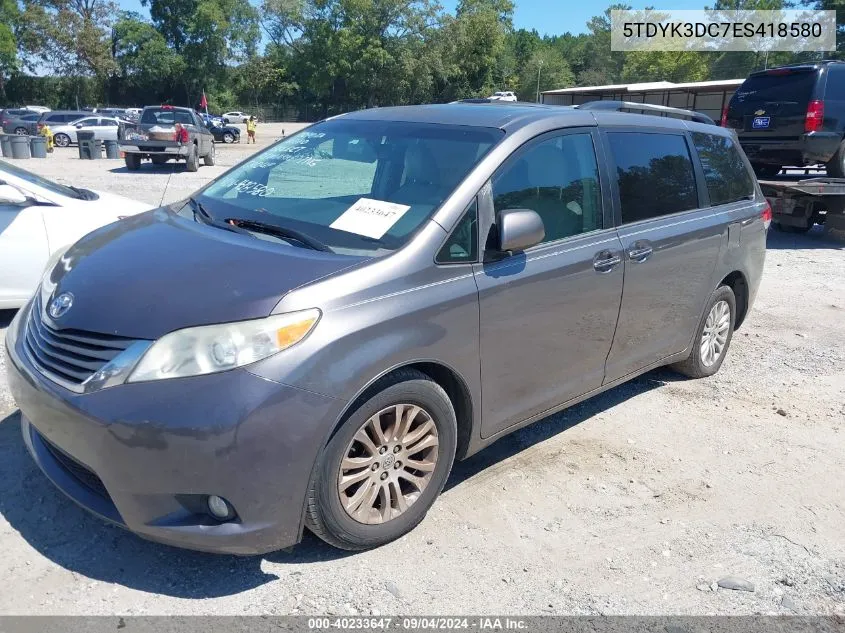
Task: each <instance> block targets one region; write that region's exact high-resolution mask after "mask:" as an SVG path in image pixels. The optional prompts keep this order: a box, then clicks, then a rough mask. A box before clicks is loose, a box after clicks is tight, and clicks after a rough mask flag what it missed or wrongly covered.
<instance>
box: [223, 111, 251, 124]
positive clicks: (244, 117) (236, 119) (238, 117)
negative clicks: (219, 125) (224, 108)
mask: <svg viewBox="0 0 845 633" xmlns="http://www.w3.org/2000/svg"><path fill="white" fill-rule="evenodd" d="M222 116H223V123H246V122H247V121H248V120H249V115H248V114H246V113H244V112H239V111H234V112H226V113H225V114H223V115H222Z"/></svg>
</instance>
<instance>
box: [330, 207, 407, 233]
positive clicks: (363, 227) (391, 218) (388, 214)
mask: <svg viewBox="0 0 845 633" xmlns="http://www.w3.org/2000/svg"><path fill="white" fill-rule="evenodd" d="M410 208H411V207H409V206H407V205H404V204H396V203H395V202H385V201H384V200H373V199H372V198H358V200H357V202H355V204H353V205H352V206H351V207H349V208H348V209H347V210H346V211H344V212H343V214H342V215H341V216H340V217H339V218H338V219H337V220H335V221H334V222H332V223H331V225H330V226H331V228H333V229H337V230H338V231H346V232H347V233H355V234H357V235H363V236H365V237H372V238H374V239H379V238H380V237H381V236H382V235H384V234H385V233H387V232H388V231H389V230H390V227H392V226H393V225H394V224H396V223H397V222H398V221H399V219H400V218H401V217H402V216H403V215H405V213H406V212H407V211H408V209H410Z"/></svg>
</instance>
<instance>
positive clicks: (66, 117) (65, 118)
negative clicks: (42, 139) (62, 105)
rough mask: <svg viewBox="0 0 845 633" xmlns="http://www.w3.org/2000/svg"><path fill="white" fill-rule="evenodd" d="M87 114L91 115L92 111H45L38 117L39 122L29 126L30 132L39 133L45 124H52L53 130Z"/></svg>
mask: <svg viewBox="0 0 845 633" xmlns="http://www.w3.org/2000/svg"><path fill="white" fill-rule="evenodd" d="M87 116H91V113H90V112H85V111H84V110H53V111H52V112H45V113H44V114H42V115H41V116H40V117H39V118H38V121H37V122H35V123H34V124H32V126H31V127H30V128H29V133H30V134H33V135H34V134H38V132H39V130H40V129H41V128H42V127H43V126H44V125H48V126H50V129H51V130H52V129H54V128H55V127H56V126H58V125H63V124H65V123H71V122H72V121H78V120H79V119H82V118H85V117H87Z"/></svg>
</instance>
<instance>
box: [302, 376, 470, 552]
mask: <svg viewBox="0 0 845 633" xmlns="http://www.w3.org/2000/svg"><path fill="white" fill-rule="evenodd" d="M456 445H457V420H456V418H455V410H454V407H453V406H452V402H451V401H450V400H449V396H448V395H446V392H445V391H444V390H443V388H442V387H441V386H440V385H438V384H437V383H435V382H434V381H433V380H431V379H430V378H429V377H428V376H426V375H425V374H422V373H420V372H418V371H414V370H401V371H398V372H396V373H394V374H392V375H390V376H388V377H386V378H385V379H383V380H382V381H381V382H380V384H377V385H376V386H375V387H374V389H373V395H372V396H371V397H370V398H369V399H368V400H367V401H366V402H364V403H363V404H362V405H361V406H360V407H359V408H358V409H357V410H356V411H354V412H353V413H352V415H351V416H350V417H349V418H348V419H347V420H346V422H345V423H344V424H343V425H342V426H341V427H340V428H339V429H338V430H337V432H336V433H335V434H334V436H333V437H332V439H331V440H330V441H329V443H328V444H327V445H326V447H325V449H323V452H322V454H321V455H320V457H319V458H318V461H317V464H316V465H315V466H314V472H313V475H312V478H311V484H310V487H309V490H308V507H307V510H306V525H307V526H308V528H309V529H310V530H311V531H312V532H313V533H314V534H316V535H317V536H319V537H320V538H321V539H323V540H324V541H326V542H327V543H329V544H331V545H334V546H335V547H339V548H341V549H346V550H363V549H369V548H372V547H378V546H380V545H384V544H385V543H389V542H390V541H393V540H395V539H397V538H399V537H400V536H402V535H404V534H406V533H407V532H410V531H411V530H412V529H413V528H414V527H416V525H417V524H418V523H419V522H420V521H422V519H423V518H424V517H425V515H426V512H428V509H429V508H430V507H431V505H432V504H433V503H434V500H435V499H436V498H437V496H438V495H439V494H440V491H441V490H443V486H444V485H445V483H446V479H447V478H448V476H449V472H450V471H451V469H452V462H453V461H454V458H455V448H456Z"/></svg>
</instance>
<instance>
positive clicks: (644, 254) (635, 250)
mask: <svg viewBox="0 0 845 633" xmlns="http://www.w3.org/2000/svg"><path fill="white" fill-rule="evenodd" d="M652 252H654V251H653V250H652V248H651V246H649V245H648V244H646V243H643V242H635V243H634V245H633V247H632V248H631V249H630V250H629V251H628V259H630V260H631V261H633V262H638V263H639V262H644V261H645V260H647V259H648V258H649V257H650V256H651V254H652Z"/></svg>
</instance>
